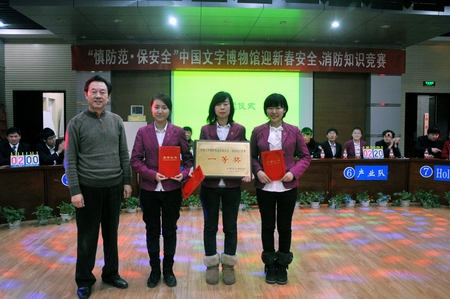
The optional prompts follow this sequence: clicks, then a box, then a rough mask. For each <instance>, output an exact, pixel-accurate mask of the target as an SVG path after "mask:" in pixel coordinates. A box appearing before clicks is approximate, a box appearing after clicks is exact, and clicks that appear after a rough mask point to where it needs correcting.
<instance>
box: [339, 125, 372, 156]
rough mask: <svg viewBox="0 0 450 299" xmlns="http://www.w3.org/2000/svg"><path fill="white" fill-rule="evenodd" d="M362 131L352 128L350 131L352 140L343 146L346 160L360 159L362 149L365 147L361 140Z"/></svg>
mask: <svg viewBox="0 0 450 299" xmlns="http://www.w3.org/2000/svg"><path fill="white" fill-rule="evenodd" d="M361 137H362V129H361V128H360V127H354V128H353V131H352V139H351V140H349V141H347V142H346V143H345V144H344V149H347V157H348V158H358V159H361V158H362V152H363V147H364V146H366V145H367V143H366V142H365V141H364V140H361Z"/></svg>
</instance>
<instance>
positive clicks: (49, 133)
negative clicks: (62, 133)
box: [40, 128, 55, 140]
mask: <svg viewBox="0 0 450 299" xmlns="http://www.w3.org/2000/svg"><path fill="white" fill-rule="evenodd" d="M40 135H41V138H42V139H44V140H47V138H48V137H51V136H55V132H54V131H53V130H52V129H50V128H44V129H43V130H42V131H41V133H40Z"/></svg>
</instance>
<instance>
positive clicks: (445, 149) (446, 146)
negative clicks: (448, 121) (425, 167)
mask: <svg viewBox="0 0 450 299" xmlns="http://www.w3.org/2000/svg"><path fill="white" fill-rule="evenodd" d="M448 139H449V140H447V141H446V142H445V143H444V147H443V148H442V154H441V159H448V155H449V152H450V132H449V133H448Z"/></svg>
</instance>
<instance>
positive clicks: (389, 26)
mask: <svg viewBox="0 0 450 299" xmlns="http://www.w3.org/2000/svg"><path fill="white" fill-rule="evenodd" d="M381 28H383V29H389V28H391V25H383V26H381Z"/></svg>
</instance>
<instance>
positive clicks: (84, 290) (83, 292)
mask: <svg viewBox="0 0 450 299" xmlns="http://www.w3.org/2000/svg"><path fill="white" fill-rule="evenodd" d="M77 295H78V298H80V299H88V298H89V297H91V287H79V288H78V290H77Z"/></svg>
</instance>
